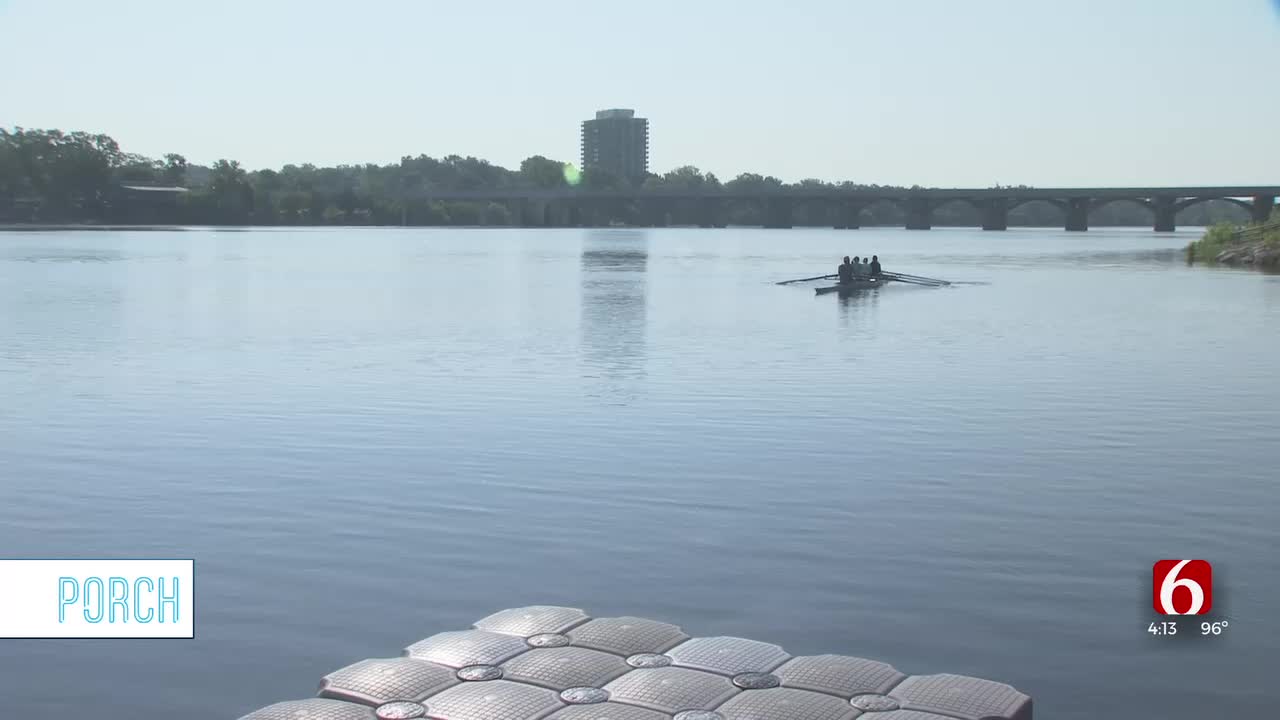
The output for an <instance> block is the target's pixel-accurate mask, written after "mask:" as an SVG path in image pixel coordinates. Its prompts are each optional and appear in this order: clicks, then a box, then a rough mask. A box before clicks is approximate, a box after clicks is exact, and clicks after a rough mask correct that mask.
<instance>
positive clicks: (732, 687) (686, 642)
mask: <svg viewBox="0 0 1280 720" xmlns="http://www.w3.org/2000/svg"><path fill="white" fill-rule="evenodd" d="M857 717H862V718H863V720H1031V698H1030V697H1028V696H1027V695H1024V694H1023V693H1021V692H1018V691H1017V690H1015V689H1014V688H1012V687H1010V686H1008V685H1005V684H1003V683H998V682H992V681H990V680H981V679H979V678H972V677H966V676H963V675H950V674H942V675H906V674H903V673H902V672H899V671H898V670H897V669H895V668H894V667H893V666H892V665H888V664H885V663H882V662H877V661H875V660H866V659H863V658H858V657H850V656H847V655H812V656H802V657H792V656H791V655H789V654H787V652H786V651H785V650H783V649H782V648H781V647H778V646H777V645H773V644H770V643H764V642H758V641H756V640H745V639H742V638H736V637H706V638H692V637H690V636H688V635H686V634H685V632H684V631H683V630H682V629H680V627H678V626H676V625H671V624H669V623H665V622H659V621H657V620H646V619H644V618H637V617H613V618H595V619H593V618H591V617H590V616H588V615H587V614H586V613H584V612H583V611H581V610H578V609H575V608H567V607H554V606H545V605H539V606H532V607H523V608H514V609H510V610H503V611H501V612H498V613H494V614H493V615H490V616H489V617H487V618H484V619H483V620H480V621H479V622H477V623H476V624H475V627H474V629H472V630H462V631H457V632H443V633H440V634H438V635H432V636H431V637H429V638H427V639H425V640H421V641H419V642H416V643H414V644H412V645H410V646H409V647H407V648H405V650H404V654H403V655H402V656H401V657H395V658H380V659H370V660H362V661H360V662H358V663H355V664H354V665H349V666H347V667H345V668H342V669H341V670H338V671H336V672H332V673H330V674H328V675H326V676H324V678H323V679H322V680H321V681H320V690H319V697H314V698H310V699H306V700H293V701H288V702H281V703H276V704H275V705H269V706H267V707H265V708H262V709H261V710H257V711H255V712H251V713H249V714H248V715H245V716H244V717H243V718H241V720H415V719H417V718H431V719H433V720H852V718H857Z"/></svg>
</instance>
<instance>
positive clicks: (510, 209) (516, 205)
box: [507, 199, 528, 227]
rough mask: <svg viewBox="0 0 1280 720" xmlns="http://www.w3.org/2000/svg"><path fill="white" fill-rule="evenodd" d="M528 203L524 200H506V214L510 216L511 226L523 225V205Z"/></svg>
mask: <svg viewBox="0 0 1280 720" xmlns="http://www.w3.org/2000/svg"><path fill="white" fill-rule="evenodd" d="M527 204H528V203H527V202H526V201H524V200H519V199H516V200H508V201H507V215H508V216H509V217H510V218H511V220H510V223H509V224H510V225H511V227H524V224H525V205H527Z"/></svg>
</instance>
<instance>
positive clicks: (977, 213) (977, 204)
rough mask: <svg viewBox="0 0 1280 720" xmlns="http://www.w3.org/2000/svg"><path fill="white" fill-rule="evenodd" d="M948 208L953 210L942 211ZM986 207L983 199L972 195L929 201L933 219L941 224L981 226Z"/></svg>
mask: <svg viewBox="0 0 1280 720" xmlns="http://www.w3.org/2000/svg"><path fill="white" fill-rule="evenodd" d="M946 208H951V211H950V212H945V213H944V212H941V211H942V210H944V209H946ZM984 209H985V208H984V207H983V204H982V201H981V200H978V199H976V198H971V197H953V198H943V199H941V200H934V201H931V202H930V203H929V214H930V215H932V221H933V222H936V223H938V224H941V225H962V226H981V225H982V211H983V210H984ZM957 211H958V212H957Z"/></svg>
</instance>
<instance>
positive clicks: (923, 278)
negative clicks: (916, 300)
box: [883, 272, 947, 283]
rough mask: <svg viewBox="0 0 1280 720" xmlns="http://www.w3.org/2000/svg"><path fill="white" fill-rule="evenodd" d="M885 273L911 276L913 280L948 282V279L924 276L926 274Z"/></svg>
mask: <svg viewBox="0 0 1280 720" xmlns="http://www.w3.org/2000/svg"><path fill="white" fill-rule="evenodd" d="M883 274H885V275H897V276H898V277H904V278H911V279H912V280H924V281H925V282H936V283H946V282H947V281H946V280H939V279H938V278H931V277H924V276H922V275H908V274H907V273H897V272H895V273H883Z"/></svg>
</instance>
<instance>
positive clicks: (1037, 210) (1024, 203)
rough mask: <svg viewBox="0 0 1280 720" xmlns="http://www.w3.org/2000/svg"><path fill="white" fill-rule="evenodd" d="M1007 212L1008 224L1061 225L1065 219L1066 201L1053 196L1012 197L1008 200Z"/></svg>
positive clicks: (1029, 225) (1031, 225)
mask: <svg viewBox="0 0 1280 720" xmlns="http://www.w3.org/2000/svg"><path fill="white" fill-rule="evenodd" d="M1008 213H1009V217H1010V218H1011V219H1010V221H1009V222H1010V224H1017V225H1023V226H1028V227H1061V226H1062V225H1063V224H1064V223H1065V222H1066V219H1067V203H1066V201H1064V200H1057V199H1055V198H1014V199H1012V200H1010V201H1009V209H1008ZM1015 213H1016V215H1015Z"/></svg>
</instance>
